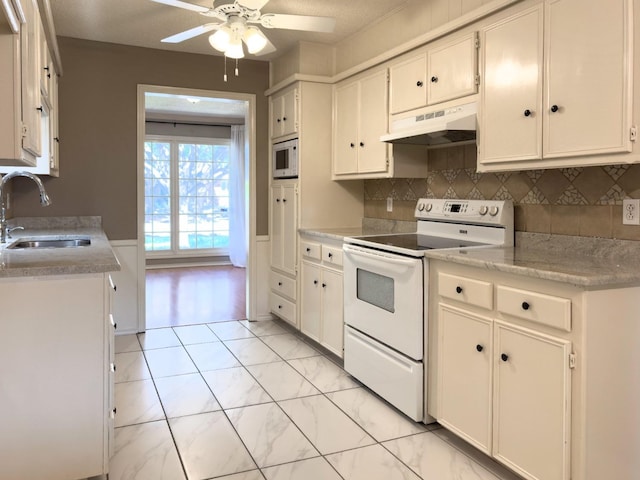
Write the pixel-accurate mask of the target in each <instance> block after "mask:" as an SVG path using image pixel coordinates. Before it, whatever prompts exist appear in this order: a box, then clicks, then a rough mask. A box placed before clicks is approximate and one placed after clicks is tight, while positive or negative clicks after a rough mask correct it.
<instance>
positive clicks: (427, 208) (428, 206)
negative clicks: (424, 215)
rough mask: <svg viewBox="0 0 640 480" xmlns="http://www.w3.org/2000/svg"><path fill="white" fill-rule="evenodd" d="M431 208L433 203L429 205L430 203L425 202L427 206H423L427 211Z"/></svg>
mask: <svg viewBox="0 0 640 480" xmlns="http://www.w3.org/2000/svg"><path fill="white" fill-rule="evenodd" d="M432 208H433V205H431V204H430V203H427V206H426V207H425V209H426V210H427V212H430V211H431V209H432Z"/></svg>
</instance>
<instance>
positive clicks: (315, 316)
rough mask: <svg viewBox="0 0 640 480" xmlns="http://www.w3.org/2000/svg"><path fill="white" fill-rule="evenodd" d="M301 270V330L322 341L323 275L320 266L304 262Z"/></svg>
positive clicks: (317, 340)
mask: <svg viewBox="0 0 640 480" xmlns="http://www.w3.org/2000/svg"><path fill="white" fill-rule="evenodd" d="M300 271H301V277H302V280H301V282H302V284H301V292H300V293H301V297H302V299H301V307H300V316H301V318H300V330H301V331H302V333H304V334H305V335H307V336H308V337H310V338H312V339H313V340H315V341H316V342H320V341H321V340H320V318H321V316H322V286H321V282H322V278H321V277H322V275H321V272H320V266H319V265H316V264H313V263H309V262H302V265H301V267H300Z"/></svg>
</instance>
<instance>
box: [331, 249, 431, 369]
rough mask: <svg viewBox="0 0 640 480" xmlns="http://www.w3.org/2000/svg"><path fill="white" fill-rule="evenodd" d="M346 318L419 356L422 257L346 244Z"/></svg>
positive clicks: (421, 332) (399, 348) (421, 336)
mask: <svg viewBox="0 0 640 480" xmlns="http://www.w3.org/2000/svg"><path fill="white" fill-rule="evenodd" d="M343 248H344V322H345V324H347V325H349V326H351V327H353V328H355V329H356V330H359V331H360V332H362V333H364V334H366V335H368V336H370V337H373V338H374V339H376V340H378V341H379V342H381V343H383V344H385V345H387V346H389V347H391V348H393V349H394V350H397V351H399V352H400V353H403V354H404V355H407V356H408V357H411V358H413V359H414V360H422V357H423V346H422V345H423V325H424V317H423V314H424V312H423V308H424V301H423V299H424V297H423V295H424V272H423V270H424V269H423V263H422V262H423V259H422V258H413V257H406V256H403V255H398V254H394V253H388V252H380V251H377V250H372V249H368V248H364V247H359V246H354V245H348V244H345V245H344V247H343Z"/></svg>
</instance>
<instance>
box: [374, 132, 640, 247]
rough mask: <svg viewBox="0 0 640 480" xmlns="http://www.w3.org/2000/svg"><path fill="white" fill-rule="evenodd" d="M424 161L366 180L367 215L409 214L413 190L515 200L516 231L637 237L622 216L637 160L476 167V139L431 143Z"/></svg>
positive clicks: (633, 190) (634, 188)
mask: <svg viewBox="0 0 640 480" xmlns="http://www.w3.org/2000/svg"><path fill="white" fill-rule="evenodd" d="M427 163H428V167H429V173H428V176H427V178H395V179H381V180H366V181H365V184H364V190H365V193H364V195H365V197H364V200H365V217H368V218H384V219H394V220H413V219H414V218H413V209H414V207H415V203H416V200H417V199H418V198H461V199H464V198H470V199H480V200H483V199H484V200H493V199H497V200H512V201H513V204H514V207H515V227H516V230H517V231H525V232H535V233H553V234H560V235H581V236H589V237H603V238H620V239H630V240H640V226H631V225H623V224H622V200H623V199H624V198H640V165H610V166H604V167H585V168H559V169H550V170H525V171H518V172H500V173H478V172H476V148H475V145H468V146H460V147H451V148H443V149H434V150H431V151H429V157H428V160H427ZM388 197H391V198H393V200H394V208H393V212H387V211H386V203H387V202H386V200H387V198H388Z"/></svg>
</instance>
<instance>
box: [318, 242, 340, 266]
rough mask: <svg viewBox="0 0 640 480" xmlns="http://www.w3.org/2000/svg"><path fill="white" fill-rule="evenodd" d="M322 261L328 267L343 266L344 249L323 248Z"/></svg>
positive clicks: (324, 246)
mask: <svg viewBox="0 0 640 480" xmlns="http://www.w3.org/2000/svg"><path fill="white" fill-rule="evenodd" d="M322 261H323V262H324V263H325V264H328V265H336V266H339V267H341V266H342V249H341V248H337V247H328V246H327V245H323V246H322Z"/></svg>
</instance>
